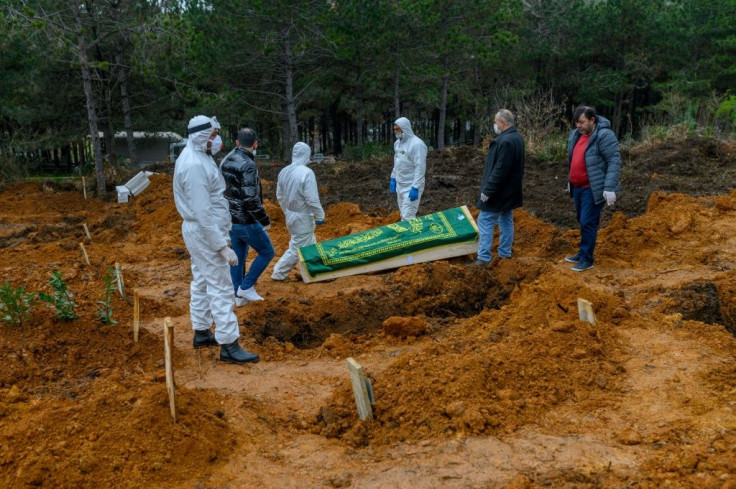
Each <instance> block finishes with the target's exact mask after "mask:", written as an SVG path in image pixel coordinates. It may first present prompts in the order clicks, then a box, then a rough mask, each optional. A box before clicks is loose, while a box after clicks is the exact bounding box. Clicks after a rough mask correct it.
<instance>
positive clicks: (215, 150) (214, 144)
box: [210, 134, 222, 156]
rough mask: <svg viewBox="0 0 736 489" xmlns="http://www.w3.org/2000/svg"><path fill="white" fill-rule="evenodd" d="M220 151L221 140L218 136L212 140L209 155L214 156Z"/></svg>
mask: <svg viewBox="0 0 736 489" xmlns="http://www.w3.org/2000/svg"><path fill="white" fill-rule="evenodd" d="M221 149H222V138H221V137H220V135H219V134H218V135H217V136H215V139H213V140H212V147H211V148H210V155H211V156H215V155H216V154H217V153H219V152H220V150H221Z"/></svg>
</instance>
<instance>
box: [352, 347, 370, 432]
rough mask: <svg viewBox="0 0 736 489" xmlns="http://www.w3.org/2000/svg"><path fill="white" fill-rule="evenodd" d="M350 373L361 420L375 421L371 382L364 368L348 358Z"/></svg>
mask: <svg viewBox="0 0 736 489" xmlns="http://www.w3.org/2000/svg"><path fill="white" fill-rule="evenodd" d="M348 372H350V381H351V382H352V383H353V395H355V404H356V405H357V406H358V416H360V419H361V420H364V419H373V408H372V407H371V404H372V402H371V396H370V395H369V393H368V389H369V386H370V382H369V381H368V379H367V378H366V376H365V374H364V373H363V367H361V366H360V364H359V363H358V362H356V361H355V360H353V359H352V358H348ZM371 390H372V389H371Z"/></svg>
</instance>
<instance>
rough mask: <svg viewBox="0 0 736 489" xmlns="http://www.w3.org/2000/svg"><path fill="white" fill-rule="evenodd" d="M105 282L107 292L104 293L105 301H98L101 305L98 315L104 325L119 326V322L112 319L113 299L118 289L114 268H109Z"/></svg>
mask: <svg viewBox="0 0 736 489" xmlns="http://www.w3.org/2000/svg"><path fill="white" fill-rule="evenodd" d="M103 280H104V281H105V291H104V292H103V298H104V300H101V301H97V303H98V304H99V305H100V306H99V307H98V308H97V315H98V316H99V318H100V321H102V322H103V323H104V324H118V322H117V321H115V319H113V317H112V312H113V311H112V297H113V295H114V294H115V290H116V289H117V287H118V285H117V282H118V279H117V275H116V274H115V269H114V268H113V267H108V269H107V273H106V274H105V277H104V278H103Z"/></svg>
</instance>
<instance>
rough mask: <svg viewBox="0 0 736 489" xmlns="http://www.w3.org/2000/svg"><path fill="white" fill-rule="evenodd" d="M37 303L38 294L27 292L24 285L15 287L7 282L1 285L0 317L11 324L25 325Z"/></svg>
mask: <svg viewBox="0 0 736 489" xmlns="http://www.w3.org/2000/svg"><path fill="white" fill-rule="evenodd" d="M36 303H37V302H36V294H35V293H33V292H25V291H24V290H23V286H22V285H21V286H19V287H18V288H17V289H14V288H13V287H12V286H11V285H10V284H9V283H8V282H5V283H4V284H3V286H2V287H0V319H2V320H3V321H5V322H7V323H10V325H11V326H23V321H25V320H26V319H28V316H29V315H30V313H31V309H33V307H34V306H35V305H36Z"/></svg>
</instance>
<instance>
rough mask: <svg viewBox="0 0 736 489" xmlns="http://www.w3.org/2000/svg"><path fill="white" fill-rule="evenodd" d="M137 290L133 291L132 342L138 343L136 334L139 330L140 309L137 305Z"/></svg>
mask: <svg viewBox="0 0 736 489" xmlns="http://www.w3.org/2000/svg"><path fill="white" fill-rule="evenodd" d="M138 304H139V302H138V289H133V342H134V343H138V332H139V331H140V329H141V323H140V313H141V309H140V306H139V305H138Z"/></svg>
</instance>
